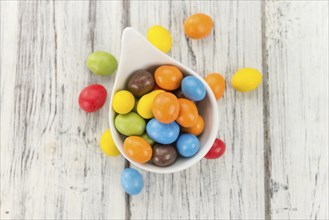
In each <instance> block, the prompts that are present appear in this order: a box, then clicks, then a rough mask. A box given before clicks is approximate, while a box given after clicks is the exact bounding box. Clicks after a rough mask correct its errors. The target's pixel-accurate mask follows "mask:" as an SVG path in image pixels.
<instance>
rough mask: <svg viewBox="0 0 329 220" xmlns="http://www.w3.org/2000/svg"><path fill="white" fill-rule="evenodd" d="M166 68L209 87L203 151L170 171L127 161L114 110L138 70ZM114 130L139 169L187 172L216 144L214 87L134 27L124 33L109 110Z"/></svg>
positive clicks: (201, 106) (202, 110)
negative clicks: (171, 67) (117, 97)
mask: <svg viewBox="0 0 329 220" xmlns="http://www.w3.org/2000/svg"><path fill="white" fill-rule="evenodd" d="M163 64H169V65H174V66H176V67H178V68H179V69H180V70H182V72H183V73H184V75H192V76H195V77H197V78H198V79H200V80H201V81H202V82H203V84H204V85H205V86H206V89H207V95H206V97H205V99H204V100H202V101H201V102H199V104H198V109H199V114H200V115H202V117H203V119H204V122H205V129H204V131H203V133H202V134H201V135H200V136H199V140H200V150H199V151H198V153H197V154H196V155H194V156H193V157H191V158H181V157H179V158H178V159H177V161H176V162H175V163H174V164H172V165H171V166H168V167H158V166H155V165H153V164H150V163H145V164H141V163H137V162H135V161H133V160H131V159H130V158H129V157H127V155H126V153H125V152H124V150H123V142H124V136H123V135H121V134H120V133H118V131H117V130H116V129H115V126H114V118H115V116H116V113H115V112H114V111H113V109H112V99H113V95H114V94H115V92H117V91H118V90H122V89H126V84H127V79H128V78H129V76H130V75H131V74H132V73H133V72H134V71H136V70H139V69H149V68H152V67H156V66H159V65H163ZM109 120H110V130H111V133H112V136H113V140H114V142H115V144H116V146H117V147H118V149H119V151H120V152H121V154H122V155H123V156H124V157H125V158H126V159H127V160H129V162H130V163H133V164H134V165H136V166H137V167H139V168H141V169H143V170H146V171H150V172H154V173H174V172H177V171H181V170H184V169H186V168H188V167H190V166H192V165H193V164H195V163H197V162H198V161H200V160H201V159H202V158H203V157H204V156H205V155H206V153H207V152H208V151H209V149H210V148H211V146H212V144H213V143H214V141H215V139H216V135H217V131H218V125H219V122H218V111H217V103H216V99H215V96H214V95H213V93H212V91H211V89H210V87H209V86H208V85H207V83H206V82H205V81H204V79H203V78H202V77H200V76H199V75H198V74H197V73H196V72H194V71H193V70H191V69H190V68H188V67H186V66H184V65H183V64H181V63H179V62H177V61H176V60H174V59H173V58H171V57H169V56H168V55H167V54H165V53H163V52H161V51H160V50H158V49H157V48H155V47H154V46H153V45H152V44H150V43H149V42H148V41H147V40H146V39H145V38H144V37H143V36H142V35H141V34H140V33H139V32H137V31H136V30H134V29H133V28H131V27H128V28H126V29H124V31H123V34H122V39H121V55H120V61H119V67H118V72H117V73H116V78H115V82H114V85H113V90H112V94H111V102H110V109H109Z"/></svg>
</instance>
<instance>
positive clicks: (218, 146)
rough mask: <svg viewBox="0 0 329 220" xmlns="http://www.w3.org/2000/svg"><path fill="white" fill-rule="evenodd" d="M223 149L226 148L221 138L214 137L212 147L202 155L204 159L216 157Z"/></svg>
mask: <svg viewBox="0 0 329 220" xmlns="http://www.w3.org/2000/svg"><path fill="white" fill-rule="evenodd" d="M225 149H226V145H225V143H224V142H223V141H222V140H221V139H219V138H216V140H215V142H214V144H213V145H212V147H211V148H210V150H209V151H208V153H207V154H206V156H204V157H205V158H206V159H217V158H219V157H221V156H222V155H223V154H224V153H225Z"/></svg>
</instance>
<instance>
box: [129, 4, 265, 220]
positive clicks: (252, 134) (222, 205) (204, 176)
mask: <svg viewBox="0 0 329 220" xmlns="http://www.w3.org/2000/svg"><path fill="white" fill-rule="evenodd" d="M130 12H131V16H130V18H131V20H130V22H131V26H132V27H135V28H137V29H138V30H140V31H141V32H143V33H146V32H147V29H148V28H149V27H150V26H152V25H154V24H160V25H162V26H164V27H166V28H168V29H169V30H170V31H171V33H172V36H173V47H172V52H171V56H172V57H174V58H176V59H177V60H179V61H181V62H182V63H184V64H186V65H188V66H190V67H192V68H193V69H195V70H196V71H197V72H199V73H200V74H201V75H206V73H209V72H212V71H216V72H221V73H222V74H223V75H224V76H225V77H226V79H227V85H228V86H227V87H228V88H227V90H226V93H225V97H224V98H223V100H221V101H219V102H218V106H219V115H220V129H219V132H218V136H219V137H221V138H222V139H223V140H225V142H226V144H227V152H226V154H225V156H224V157H223V158H221V159H219V160H215V161H206V160H202V161H201V162H200V163H198V164H197V165H195V166H193V167H191V168H190V169H188V170H187V171H183V172H180V173H177V174H173V175H157V174H151V173H146V172H142V174H143V176H144V180H145V188H144V191H143V193H141V194H140V195H138V196H134V197H131V198H130V214H131V219H179V218H182V219H229V218H233V219H241V218H244V219H253V218H264V216H265V213H264V176H263V164H264V162H263V144H264V142H263V97H262V87H260V88H259V89H258V90H257V91H255V92H252V93H249V94H240V93H236V92H235V91H234V90H233V89H232V88H231V86H230V77H231V76H232V75H233V74H234V72H235V71H236V70H238V68H241V67H244V66H251V67H255V68H258V69H260V70H261V69H262V33H261V3H260V2H248V3H244V2H226V1H225V2H222V1H217V2H216V1H199V2H196V1H193V2H181V1H171V2H163V1H152V2H147V3H146V2H139V1H138V2H137V1H132V2H131V3H130ZM196 12H204V13H207V14H209V15H210V16H211V17H213V19H214V21H215V27H214V32H213V33H212V34H211V36H210V37H208V38H206V39H204V40H201V41H193V40H188V41H187V40H186V38H185V36H184V32H183V21H184V19H185V18H186V17H187V16H188V15H190V14H192V13H196Z"/></svg>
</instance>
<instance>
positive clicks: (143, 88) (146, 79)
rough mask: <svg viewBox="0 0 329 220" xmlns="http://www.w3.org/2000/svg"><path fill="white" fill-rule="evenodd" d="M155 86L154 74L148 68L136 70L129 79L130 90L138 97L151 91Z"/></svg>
mask: <svg viewBox="0 0 329 220" xmlns="http://www.w3.org/2000/svg"><path fill="white" fill-rule="evenodd" d="M153 87H154V79H153V75H152V74H151V73H150V72H148V71H146V70H138V71H136V72H134V73H133V74H132V75H131V76H130V78H129V80H128V90H129V91H130V92H131V93H132V94H133V95H135V96H137V97H141V96H143V95H145V94H146V93H148V92H150V91H151V90H152V89H153Z"/></svg>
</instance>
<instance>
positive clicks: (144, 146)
mask: <svg viewBox="0 0 329 220" xmlns="http://www.w3.org/2000/svg"><path fill="white" fill-rule="evenodd" d="M123 149H124V151H125V153H126V154H127V156H128V157H129V158H131V159H132V160H134V161H136V162H138V163H146V162H147V161H149V160H150V159H151V157H152V147H151V145H150V144H149V143H147V141H146V140H145V139H144V138H141V137H138V136H130V137H127V138H126V139H125V141H124V142H123Z"/></svg>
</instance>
